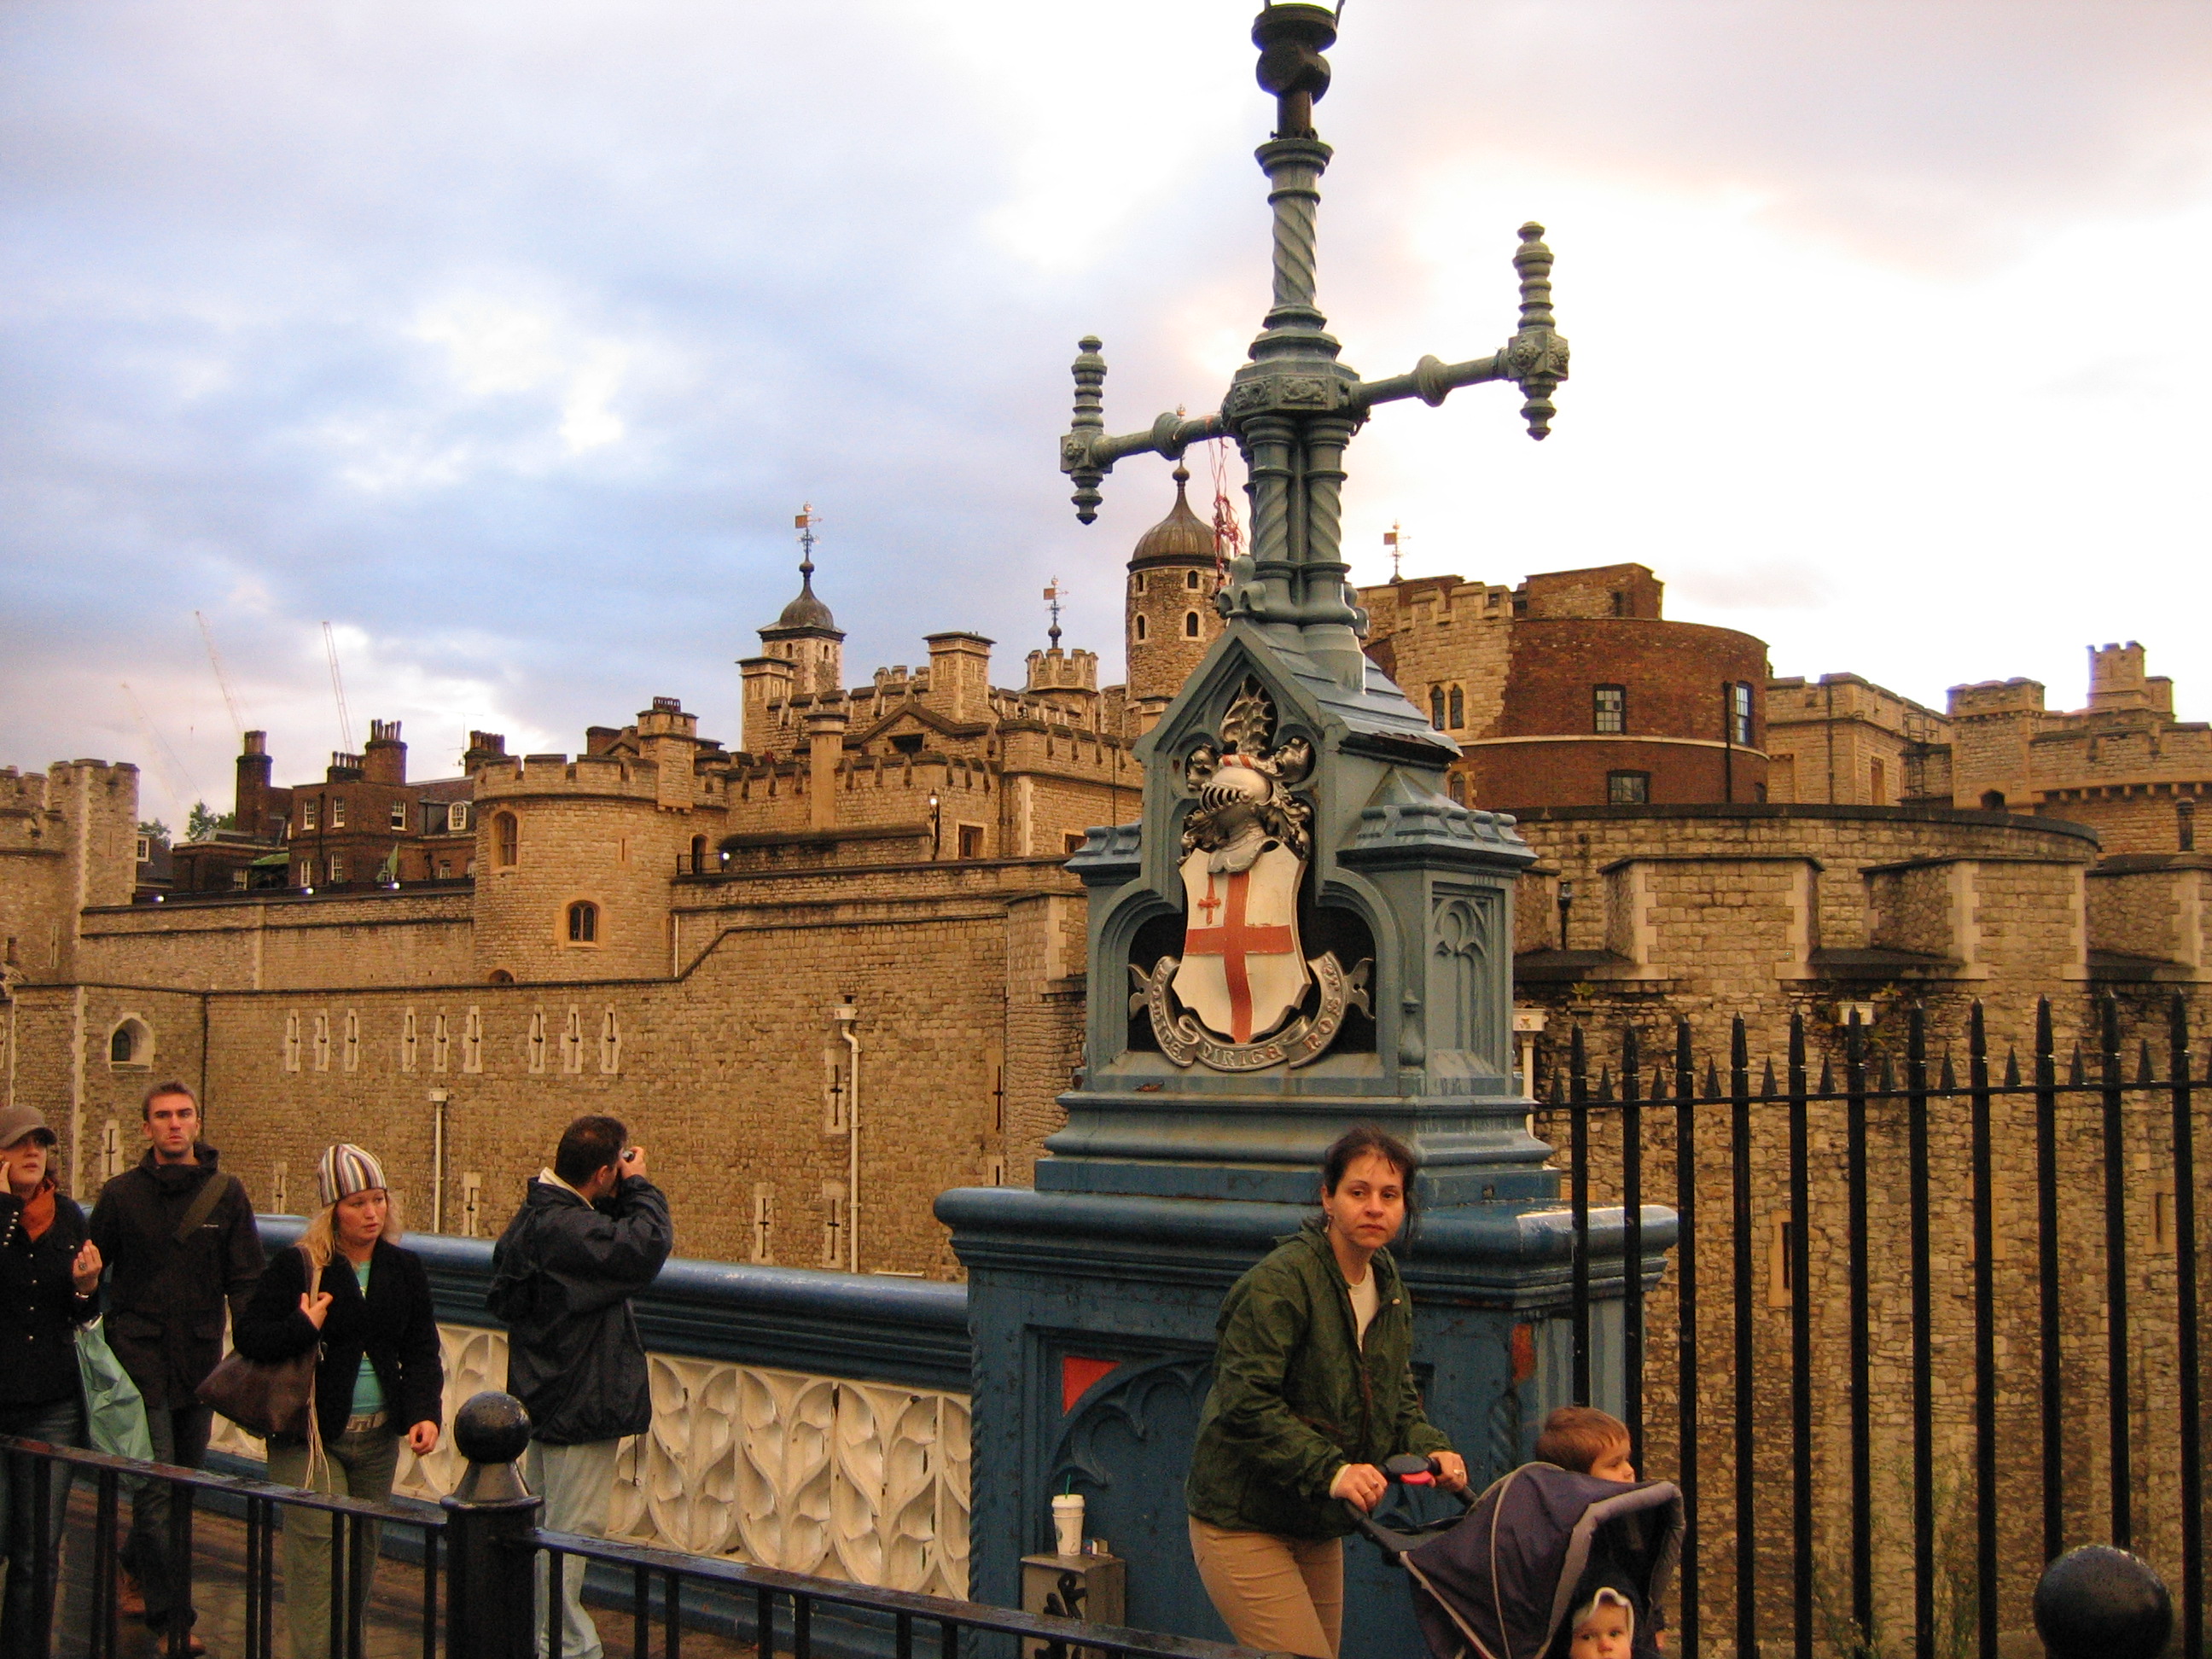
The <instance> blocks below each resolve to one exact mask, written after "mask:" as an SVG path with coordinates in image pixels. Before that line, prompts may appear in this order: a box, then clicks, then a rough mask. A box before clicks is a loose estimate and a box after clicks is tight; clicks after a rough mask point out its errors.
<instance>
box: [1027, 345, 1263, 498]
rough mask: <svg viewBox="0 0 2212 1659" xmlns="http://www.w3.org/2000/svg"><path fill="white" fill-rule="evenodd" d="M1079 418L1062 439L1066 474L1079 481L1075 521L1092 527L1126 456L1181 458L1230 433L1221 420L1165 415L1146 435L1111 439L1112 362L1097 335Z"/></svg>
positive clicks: (1080, 391) (1083, 360)
mask: <svg viewBox="0 0 2212 1659" xmlns="http://www.w3.org/2000/svg"><path fill="white" fill-rule="evenodd" d="M1074 372H1075V415H1074V418H1073V420H1072V421H1070V422H1069V423H1068V429H1067V431H1066V433H1065V434H1063V435H1061V437H1060V471H1062V472H1065V473H1066V474H1067V476H1068V477H1069V478H1070V479H1072V480H1073V482H1074V484H1075V494H1074V495H1073V496H1072V497H1071V498H1070V499H1071V500H1073V501H1074V503H1075V516H1076V517H1077V518H1078V519H1079V520H1082V522H1084V523H1085V524H1089V523H1091V521H1092V520H1095V519H1097V516H1098V502H1099V500H1100V496H1099V494H1098V486H1099V485H1100V484H1101V483H1103V482H1104V481H1105V477H1106V475H1107V474H1108V473H1109V472H1111V471H1113V470H1114V463H1115V462H1116V461H1118V460H1121V459H1122V458H1123V457H1125V456H1129V455H1146V454H1158V455H1164V456H1166V457H1167V458H1168V459H1170V460H1174V459H1179V458H1180V457H1181V456H1182V453H1183V451H1184V450H1185V449H1186V448H1188V447H1189V446H1191V445H1192V444H1195V443H1203V442H1205V441H1206V440H1207V439H1208V438H1218V437H1220V436H1221V435H1222V434H1223V433H1225V432H1226V431H1227V430H1228V428H1226V427H1225V426H1224V425H1223V424H1222V422H1221V416H1219V415H1218V414H1215V415H1184V414H1182V413H1181V412H1179V411H1178V412H1174V413H1170V414H1165V415H1163V416H1160V417H1159V419H1158V420H1156V421H1154V422H1152V426H1151V428H1149V429H1147V430H1146V431H1143V432H1129V433H1124V434H1122V435H1121V436H1119V437H1109V436H1108V435H1107V433H1106V415H1105V399H1104V397H1103V391H1104V387H1105V384H1106V360H1105V358H1104V357H1103V356H1100V355H1099V349H1098V341H1097V337H1095V336H1091V335H1085V337H1084V338H1083V340H1082V342H1081V344H1080V348H1079V356H1077V357H1076V360H1075V365H1074Z"/></svg>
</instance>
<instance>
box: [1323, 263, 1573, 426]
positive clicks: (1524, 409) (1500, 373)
mask: <svg viewBox="0 0 2212 1659" xmlns="http://www.w3.org/2000/svg"><path fill="white" fill-rule="evenodd" d="M1543 234H1544V228H1543V226H1541V225H1540V224H1536V223H1534V222H1530V223H1528V224H1525V225H1523V226H1522V227H1521V246H1520V247H1519V249H1518V250H1517V251H1516V252H1515V254H1514V256H1513V264H1514V268H1515V270H1516V271H1518V272H1519V274H1520V277H1521V326H1520V328H1519V329H1518V330H1517V331H1516V332H1515V333H1514V336H1513V337H1512V338H1511V339H1510V340H1508V341H1507V342H1506V343H1505V344H1504V348H1503V349H1501V350H1498V351H1496V352H1494V353H1492V355H1491V356H1487V357H1471V358H1469V359H1468V361H1467V362H1463V363H1446V362H1438V361H1437V359H1436V358H1434V357H1424V358H1422V359H1421V361H1420V362H1418V363H1415V364H1414V365H1413V373H1412V374H1394V375H1392V376H1391V377H1390V378H1389V379H1388V380H1363V381H1361V382H1360V383H1359V384H1358V385H1357V386H1353V387H1352V391H1351V394H1350V398H1351V401H1352V404H1354V405H1356V406H1357V407H1358V408H1360V409H1372V408H1373V407H1374V406H1375V405H1376V404H1387V403H1395V402H1396V401H1397V400H1398V399H1399V398H1419V399H1420V400H1421V401H1422V402H1423V403H1425V404H1428V405H1429V406H1430V407H1431V409H1433V408H1435V407H1436V406H1437V404H1440V403H1442V402H1443V400H1444V399H1445V398H1447V397H1449V396H1450V395H1451V393H1452V392H1454V391H1455V390H1456V389H1457V388H1458V387H1460V386H1478V385H1480V384H1481V383H1482V382H1483V381H1485V380H1511V381H1513V382H1514V383H1515V384H1516V385H1517V386H1520V388H1521V392H1522V398H1524V399H1525V401H1524V402H1523V403H1522V406H1521V413H1522V418H1524V419H1525V420H1526V421H1527V422H1528V435H1529V436H1530V437H1532V438H1537V439H1541V438H1543V437H1546V436H1547V435H1549V433H1550V431H1551V420H1552V416H1553V414H1554V413H1556V412H1557V411H1556V410H1554V409H1553V405H1552V398H1551V394H1552V389H1553V387H1554V386H1558V385H1559V382H1560V381H1562V380H1565V379H1566V378H1567V341H1566V337H1565V335H1563V334H1560V333H1559V332H1558V331H1556V330H1555V329H1553V326H1552V324H1553V316H1552V250H1551V249H1550V248H1548V247H1547V246H1544V243H1543V240H1542V239H1543Z"/></svg>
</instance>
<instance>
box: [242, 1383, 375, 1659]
mask: <svg viewBox="0 0 2212 1659" xmlns="http://www.w3.org/2000/svg"><path fill="white" fill-rule="evenodd" d="M323 1454H324V1461H323V1462H322V1463H321V1465H320V1466H319V1468H318V1469H317V1470H316V1474H315V1482H314V1485H313V1487H312V1488H310V1490H313V1491H315V1492H330V1493H332V1494H334V1495H335V1496H337V1497H339V1498H367V1499H368V1501H369V1502H371V1503H374V1504H381V1503H383V1502H385V1501H386V1499H388V1498H390V1497H391V1496H392V1475H393V1474H394V1473H395V1472H396V1471H397V1470H398V1467H399V1437H398V1435H396V1434H394V1433H393V1432H392V1430H391V1429H390V1427H389V1426H386V1427H385V1428H381V1429H361V1430H357V1431H351V1432H349V1433H346V1434H342V1435H340V1436H339V1437H337V1439H336V1440H333V1441H330V1442H327V1443H325V1445H324V1447H323ZM307 1462H308V1458H307V1442H305V1441H304V1440H303V1441H301V1443H299V1444H298V1445H296V1446H271V1447H270V1449H269V1478H270V1480H273V1481H275V1482H276V1484H277V1485H278V1486H300V1487H303V1488H304V1487H307ZM382 1534H383V1527H382V1525H381V1523H380V1522H369V1525H368V1576H369V1577H370V1579H371V1580H372V1582H373V1581H374V1578H375V1577H376V1557H377V1549H378V1546H379V1544H380V1541H381V1537H382ZM368 1591H369V1586H368V1585H366V1584H365V1585H363V1586H362V1600H363V1601H364V1602H366V1601H367V1600H368ZM284 1616H285V1619H286V1620H287V1622H288V1623H289V1625H290V1626H291V1628H292V1659H327V1656H328V1654H329V1653H330V1650H331V1512H330V1511H329V1510H307V1509H288V1510H285V1511H284Z"/></svg>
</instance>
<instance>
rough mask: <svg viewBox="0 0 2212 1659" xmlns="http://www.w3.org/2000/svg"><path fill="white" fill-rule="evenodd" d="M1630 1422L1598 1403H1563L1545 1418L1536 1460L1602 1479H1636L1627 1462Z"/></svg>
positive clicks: (1633, 1467) (1630, 1464)
mask: <svg viewBox="0 0 2212 1659" xmlns="http://www.w3.org/2000/svg"><path fill="white" fill-rule="evenodd" d="M1628 1449H1629V1439H1628V1425H1627V1424H1626V1423H1624V1422H1622V1421H1621V1420H1620V1419H1619V1418H1617V1417H1615V1416H1614V1415H1613V1413H1611V1412H1601V1411H1600V1410H1598V1408H1597V1407H1595V1406H1562V1407H1559V1409H1558V1410H1557V1411H1555V1412H1553V1413H1552V1414H1551V1415H1550V1416H1549V1417H1547V1418H1546V1419H1544V1431H1543V1432H1542V1433H1541V1434H1540V1435H1538V1436H1537V1437H1536V1461H1537V1462H1540V1463H1557V1464H1558V1465H1559V1467H1560V1468H1563V1469H1571V1470H1573V1471H1574V1472H1575V1473H1576V1474H1594V1475H1595V1476H1596V1477H1597V1478H1598V1479H1599V1480H1624V1481H1626V1480H1635V1479H1636V1466H1635V1465H1634V1464H1633V1463H1632V1462H1629V1461H1628Z"/></svg>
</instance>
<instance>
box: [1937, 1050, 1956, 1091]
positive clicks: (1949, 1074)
mask: <svg viewBox="0 0 2212 1659" xmlns="http://www.w3.org/2000/svg"><path fill="white" fill-rule="evenodd" d="M1937 1075H1938V1077H1939V1079H1941V1080H1940V1081H1939V1082H1938V1084H1937V1085H1936V1086H1937V1087H1939V1088H1943V1089H1955V1088H1957V1087H1958V1086H1959V1075H1958V1073H1956V1072H1954V1071H1953V1070H1952V1069H1951V1051H1950V1050H1949V1049H1948V1048H1946V1049H1945V1050H1944V1051H1943V1065H1942V1070H1941V1071H1940V1073H1938V1074H1937Z"/></svg>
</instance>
